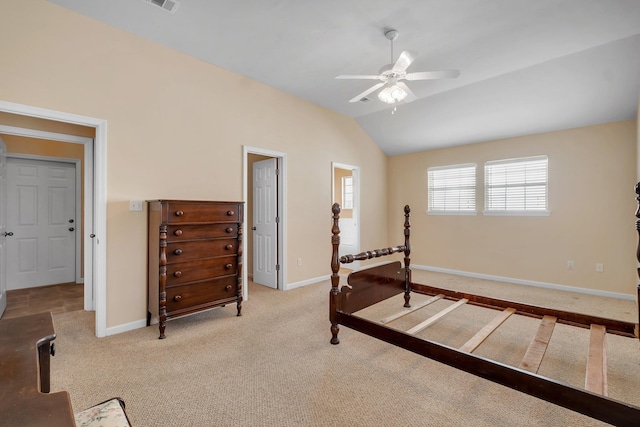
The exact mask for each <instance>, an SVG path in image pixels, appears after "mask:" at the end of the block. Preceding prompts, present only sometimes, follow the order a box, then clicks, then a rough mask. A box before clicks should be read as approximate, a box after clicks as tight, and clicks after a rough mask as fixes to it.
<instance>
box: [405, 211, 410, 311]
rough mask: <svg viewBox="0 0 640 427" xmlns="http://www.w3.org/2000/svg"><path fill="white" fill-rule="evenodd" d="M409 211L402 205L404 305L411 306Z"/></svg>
mask: <svg viewBox="0 0 640 427" xmlns="http://www.w3.org/2000/svg"><path fill="white" fill-rule="evenodd" d="M409 213H411V208H410V207H409V205H405V207H404V306H405V307H411V304H409V299H410V298H411V268H410V265H411V258H409V255H411V244H410V243H409V236H410V234H411V232H410V230H409V229H410V228H411V222H410V221H409Z"/></svg>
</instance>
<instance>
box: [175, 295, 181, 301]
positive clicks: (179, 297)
mask: <svg viewBox="0 0 640 427" xmlns="http://www.w3.org/2000/svg"><path fill="white" fill-rule="evenodd" d="M181 299H182V295H176V296H175V297H173V300H174V301H175V302H178V301H180V300H181Z"/></svg>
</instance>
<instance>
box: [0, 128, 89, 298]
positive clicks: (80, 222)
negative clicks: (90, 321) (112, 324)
mask: <svg viewBox="0 0 640 427" xmlns="http://www.w3.org/2000/svg"><path fill="white" fill-rule="evenodd" d="M4 128H5V126H2V125H0V133H2V134H7V132H4V131H3V129H4ZM25 130H26V131H28V130H29V129H25ZM14 135H15V134H14ZM88 139H90V138H88ZM7 159H24V160H37V161H42V162H59V163H72V164H73V165H74V168H75V173H76V188H75V190H74V191H75V201H76V203H75V206H76V207H75V218H76V225H75V227H76V228H77V229H78V230H82V227H83V226H84V218H82V209H81V206H80V203H78V201H80V200H82V170H81V167H80V166H81V165H80V160H79V159H71V158H65V157H51V156H38V155H35V154H14V153H7ZM81 234H82V233H76V238H75V241H76V243H75V244H76V250H75V260H76V265H75V282H76V283H84V279H83V277H82V268H80V266H81V263H82V256H81V254H82V235H81ZM86 291H87V290H86V289H85V290H84V292H86ZM90 292H91V293H93V289H91V290H90ZM90 301H92V302H93V298H91V300H90ZM86 302H87V298H86V297H85V307H84V309H85V310H93V307H92V306H89V307H87V305H86ZM91 305H92V304H91Z"/></svg>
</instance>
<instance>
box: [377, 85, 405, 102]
mask: <svg viewBox="0 0 640 427" xmlns="http://www.w3.org/2000/svg"><path fill="white" fill-rule="evenodd" d="M406 97H407V92H405V90H404V89H402V88H401V87H400V86H398V85H397V84H392V85H389V86H387V87H385V88H384V89H382V90H381V91H380V92H379V93H378V99H380V101H382V102H385V103H387V104H396V103H398V102H400V101H402V100H403V99H405V98H406Z"/></svg>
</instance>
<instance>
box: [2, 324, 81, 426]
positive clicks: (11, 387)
mask: <svg viewBox="0 0 640 427" xmlns="http://www.w3.org/2000/svg"><path fill="white" fill-rule="evenodd" d="M55 338H56V334H55V331H54V329H53V319H52V318H51V313H39V314H33V315H30V316H24V317H16V318H13V319H4V320H0V425H2V426H21V427H29V426H37V427H41V426H50V427H57V426H60V427H62V426H64V427H72V426H75V425H76V423H75V421H74V418H73V410H72V408H71V399H70V398H69V393H67V392H66V391H59V392H56V393H50V392H49V389H50V387H49V384H50V383H49V374H50V367H51V361H50V354H53V344H52V341H53V340H54V339H55Z"/></svg>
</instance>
